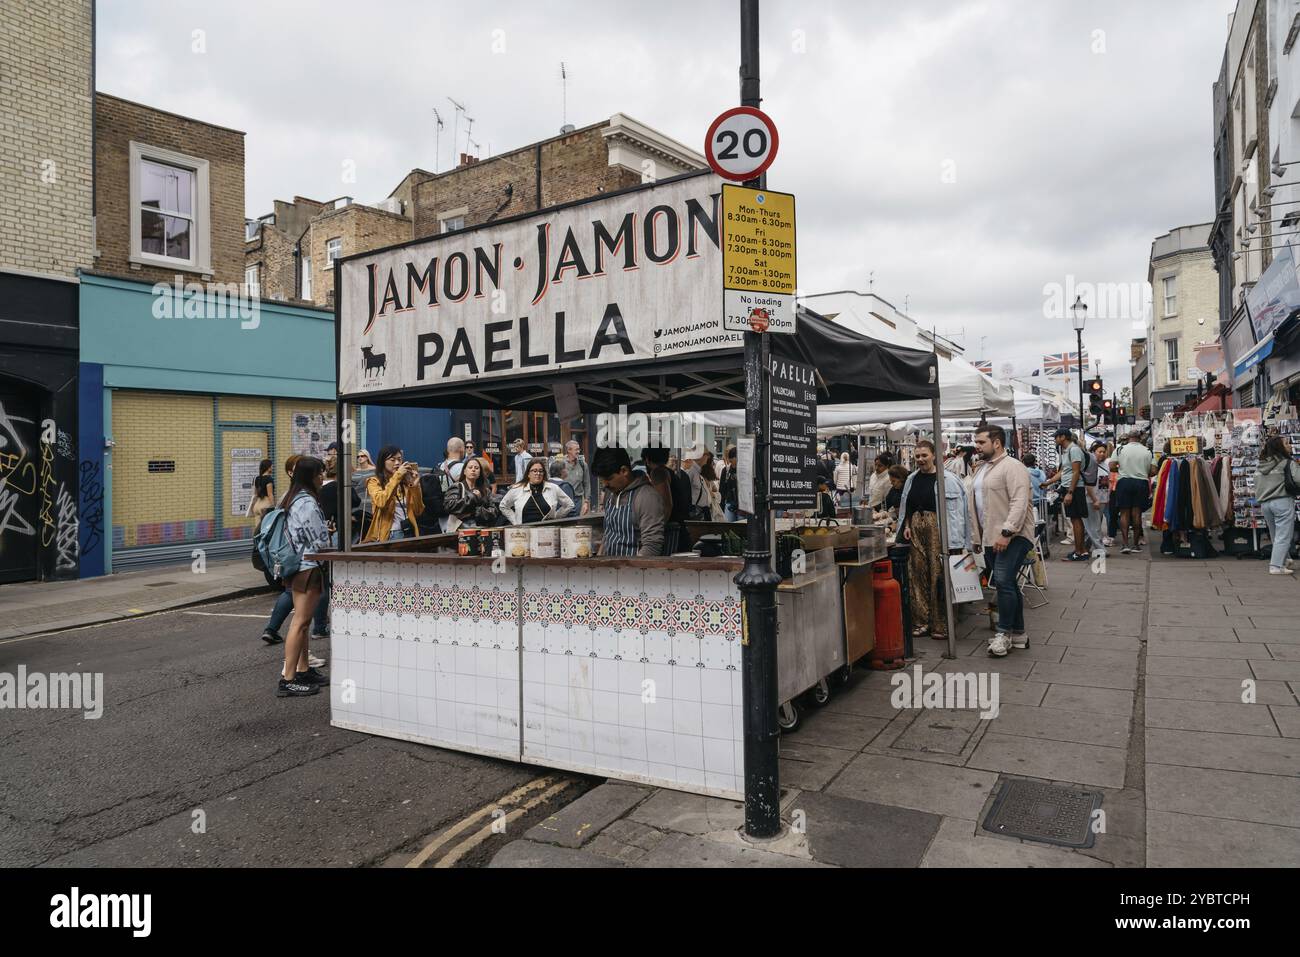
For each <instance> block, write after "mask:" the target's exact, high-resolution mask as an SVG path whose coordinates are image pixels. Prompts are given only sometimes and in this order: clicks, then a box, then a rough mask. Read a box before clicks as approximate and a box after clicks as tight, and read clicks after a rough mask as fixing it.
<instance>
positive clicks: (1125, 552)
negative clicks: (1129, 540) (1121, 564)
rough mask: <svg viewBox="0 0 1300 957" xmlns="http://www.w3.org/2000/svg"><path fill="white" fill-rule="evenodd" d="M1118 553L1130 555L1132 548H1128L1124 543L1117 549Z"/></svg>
mask: <svg viewBox="0 0 1300 957" xmlns="http://www.w3.org/2000/svg"><path fill="white" fill-rule="evenodd" d="M1119 553H1120V554H1121V555H1132V554H1133V549H1131V548H1129V547H1128V546H1127V545H1125V546H1124V547H1123V548H1121V549H1120V550H1119Z"/></svg>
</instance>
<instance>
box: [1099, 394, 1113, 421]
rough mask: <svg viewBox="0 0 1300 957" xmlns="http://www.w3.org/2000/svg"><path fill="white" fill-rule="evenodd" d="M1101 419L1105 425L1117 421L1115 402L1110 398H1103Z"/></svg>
mask: <svg viewBox="0 0 1300 957" xmlns="http://www.w3.org/2000/svg"><path fill="white" fill-rule="evenodd" d="M1101 421H1102V423H1103V424H1105V425H1113V424H1114V423H1115V403H1114V402H1113V401H1111V400H1110V399H1102V400H1101Z"/></svg>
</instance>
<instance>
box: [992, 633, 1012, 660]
mask: <svg viewBox="0 0 1300 957" xmlns="http://www.w3.org/2000/svg"><path fill="white" fill-rule="evenodd" d="M1010 647H1011V642H1010V640H1008V638H1007V636H1006V635H1004V634H1003V633H1002V632H1000V631H999V632H998V633H997V634H996V635H994V636H993V637H992V638H990V639H989V657H990V658H1005V657H1006V656H1007V650H1008V649H1009V648H1010Z"/></svg>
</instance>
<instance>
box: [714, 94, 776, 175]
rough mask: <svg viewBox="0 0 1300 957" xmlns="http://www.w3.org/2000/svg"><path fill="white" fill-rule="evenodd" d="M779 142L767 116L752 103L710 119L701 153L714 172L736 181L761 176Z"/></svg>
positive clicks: (772, 124) (774, 157) (773, 157)
mask: <svg viewBox="0 0 1300 957" xmlns="http://www.w3.org/2000/svg"><path fill="white" fill-rule="evenodd" d="M779 142H780V138H779V137H778V136H777V135H776V124H775V123H773V122H772V118H771V117H770V116H768V115H767V114H766V113H764V112H763V111H762V110H759V109H755V108H754V107H752V106H737V107H735V108H733V109H730V110H727V112H725V113H723V114H722V115H721V116H719V117H718V118H717V119H716V120H714V121H713V125H712V126H710V127H709V133H708V136H706V137H705V139H704V155H705V156H706V157H708V160H709V165H710V166H712V167H713V172H715V173H717V174H718V175H719V176H721V177H722V178H723V179H730V180H735V181H736V182H738V183H739V182H743V181H745V180H747V179H754V178H755V177H757V176H761V175H762V174H763V173H764V172H765V171H766V170H767V168H768V167H769V166H771V165H772V160H774V159H776V148H777V145H778V143H779Z"/></svg>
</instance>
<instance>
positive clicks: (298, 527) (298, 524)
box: [275, 455, 330, 698]
mask: <svg viewBox="0 0 1300 957" xmlns="http://www.w3.org/2000/svg"><path fill="white" fill-rule="evenodd" d="M324 480H325V463H324V462H322V461H321V460H320V459H318V458H313V457H312V456H310V455H304V456H303V457H302V458H300V459H298V462H297V464H295V465H294V468H293V483H292V484H291V485H290V486H289V491H288V492H287V493H286V494H285V496H284V498H283V499H282V500H281V502H280V508H281V509H283V510H284V512H285V513H286V519H285V535H286V537H287V538H288V542H289V545H290V546H291V547H292V549H293V552H294V554H296V555H297V556H298V567H297V570H296V571H293V572H291V573H290V574H289V575H288V576H287V577H286V579H285V583H284V585H285V593H286V594H289V595H292V596H293V623H292V624H291V625H290V626H289V633H288V635H286V636H285V641H284V668H283V669H282V670H281V672H280V684H279V686H278V687H277V689H276V692H275V694H276V697H279V698H296V697H304V696H306V695H314V694H317V693H318V692H319V691H320V689H321V685H327V684H329V679H328V678H326V677H325V676H324V675H323V674H321V673H320V672H319V671H317V670H316V668H314V667H313V666H312V665H311V662H310V661H308V655H307V641H308V632H309V630H310V628H311V620H312V616H313V614H314V613H315V611H316V606H317V604H318V603H319V602H320V596H321V591H322V589H323V587H324V580H325V576H324V569H323V568H321V566H320V565H319V564H317V563H316V562H314V561H311V560H309V559H308V558H307V557H306V556H307V555H308V554H309V553H311V552H315V551H320V550H321V549H328V548H329V547H330V532H329V527H328V526H327V525H326V524H325V513H324V512H322V511H321V507H320V489H321V484H322V483H323V482H324Z"/></svg>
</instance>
